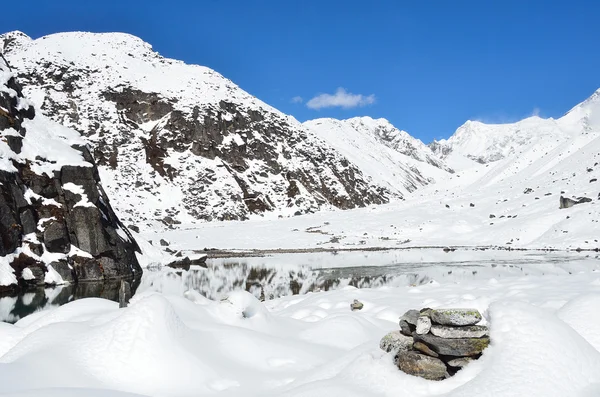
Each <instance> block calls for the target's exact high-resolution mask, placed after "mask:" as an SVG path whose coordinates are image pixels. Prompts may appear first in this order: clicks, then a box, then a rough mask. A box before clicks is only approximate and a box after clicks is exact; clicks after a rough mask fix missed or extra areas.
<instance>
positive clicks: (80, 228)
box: [0, 59, 141, 288]
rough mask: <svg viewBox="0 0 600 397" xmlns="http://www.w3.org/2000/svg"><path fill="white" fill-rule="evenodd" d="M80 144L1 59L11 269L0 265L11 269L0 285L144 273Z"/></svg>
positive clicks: (6, 259) (4, 200)
mask: <svg viewBox="0 0 600 397" xmlns="http://www.w3.org/2000/svg"><path fill="white" fill-rule="evenodd" d="M84 144H85V142H84V141H82V140H81V138H80V136H79V134H77V133H76V132H75V131H72V130H69V129H66V128H64V127H62V126H60V125H58V124H56V123H54V122H52V121H50V120H48V119H46V118H45V117H44V116H42V115H39V114H36V111H35V109H34V107H33V106H32V104H31V103H30V102H29V101H28V100H27V99H25V98H24V97H23V94H22V88H21V86H20V85H19V83H17V80H16V79H15V77H14V74H13V73H12V71H11V69H10V67H9V66H8V65H7V64H6V63H5V62H4V61H3V60H2V59H0V235H1V236H2V239H1V241H0V257H2V258H0V266H4V267H6V266H9V267H10V269H9V268H5V269H0V270H4V271H8V272H10V273H12V274H13V275H14V278H12V277H11V279H10V280H4V281H5V282H4V284H5V285H4V287H12V288H14V287H15V285H16V284H17V283H23V284H27V283H35V284H44V283H49V282H57V280H56V279H55V277H58V278H62V281H65V282H70V281H82V280H102V279H117V278H132V277H134V276H138V275H141V269H140V267H139V264H138V261H137V258H136V256H135V251H136V250H139V248H138V246H137V244H136V242H135V240H134V239H133V238H132V236H131V235H130V234H129V232H128V230H127V229H126V228H125V227H124V226H123V225H122V224H121V222H120V221H119V219H118V218H117V216H116V215H115V213H114V212H113V210H112V208H111V206H110V204H109V200H108V197H107V196H106V194H105V193H104V191H103V190H102V187H101V185H100V177H99V175H98V170H97V168H96V165H95V162H94V159H93V158H92V156H91V154H90V152H89V151H88V149H87V148H86V146H84ZM49 270H50V272H51V273H52V275H53V276H52V277H45V276H44V274H45V273H47V272H48V271H49ZM55 274H56V276H54V275H55ZM59 281H60V280H59ZM1 287H2V286H1V285H0V288H1Z"/></svg>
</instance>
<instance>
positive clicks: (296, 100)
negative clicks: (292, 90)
mask: <svg viewBox="0 0 600 397" xmlns="http://www.w3.org/2000/svg"><path fill="white" fill-rule="evenodd" d="M303 101H304V99H302V97H301V96H295V97H293V98H292V103H302V102H303Z"/></svg>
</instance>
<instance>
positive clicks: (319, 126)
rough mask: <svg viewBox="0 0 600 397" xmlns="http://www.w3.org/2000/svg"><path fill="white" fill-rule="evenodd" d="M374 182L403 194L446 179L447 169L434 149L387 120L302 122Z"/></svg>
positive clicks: (358, 119) (318, 120)
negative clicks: (433, 151)
mask: <svg viewBox="0 0 600 397" xmlns="http://www.w3.org/2000/svg"><path fill="white" fill-rule="evenodd" d="M303 125H304V126H305V127H307V128H308V129H309V130H311V131H314V133H315V134H316V135H317V136H318V137H319V138H321V139H324V140H325V141H327V142H328V143H329V144H330V145H331V146H332V147H335V148H336V149H337V150H339V151H340V152H342V153H343V154H344V156H345V157H347V158H348V159H349V160H350V161H352V162H353V163H354V164H357V165H358V166H359V168H360V169H361V170H362V171H363V172H364V173H365V174H367V175H369V176H370V177H371V179H372V180H374V181H375V182H377V183H379V184H381V185H383V186H386V187H388V188H389V189H391V190H392V191H396V192H399V193H400V194H402V195H404V194H406V193H408V192H413V191H414V190H416V189H417V188H419V187H421V186H424V185H427V184H429V183H433V182H435V181H436V180H439V179H444V178H445V177H446V174H448V170H447V169H446V167H445V166H444V165H443V162H442V161H440V160H439V159H437V158H435V156H434V155H433V153H432V152H431V150H430V149H429V148H428V147H427V146H425V145H424V144H423V143H422V142H421V141H419V140H418V139H415V138H413V137H411V136H410V135H409V134H408V133H406V132H404V131H400V130H398V129H397V128H395V127H394V126H393V125H392V124H391V123H390V122H389V121H387V120H385V119H373V118H371V117H355V118H351V119H347V120H337V119H332V118H321V119H315V120H309V121H306V122H305V123H303Z"/></svg>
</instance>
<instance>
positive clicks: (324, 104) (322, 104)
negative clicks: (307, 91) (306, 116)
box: [306, 87, 375, 109]
mask: <svg viewBox="0 0 600 397" xmlns="http://www.w3.org/2000/svg"><path fill="white" fill-rule="evenodd" d="M373 103H375V95H373V94H371V95H366V96H365V95H361V94H352V93H350V92H348V91H346V90H345V89H343V88H341V87H340V88H338V89H337V90H336V91H335V94H333V95H331V94H319V95H317V96H316V97H314V98H312V99H311V100H310V101H308V102H306V106H307V107H308V108H310V109H322V108H331V107H341V108H344V109H350V108H355V107H357V106H367V105H372V104H373Z"/></svg>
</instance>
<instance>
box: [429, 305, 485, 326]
mask: <svg viewBox="0 0 600 397" xmlns="http://www.w3.org/2000/svg"><path fill="white" fill-rule="evenodd" d="M431 321H433V322H434V323H435V324H440V325H456V326H463V325H475V324H477V323H478V322H480V321H481V313H479V311H478V310H477V309H436V310H432V311H431Z"/></svg>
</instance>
